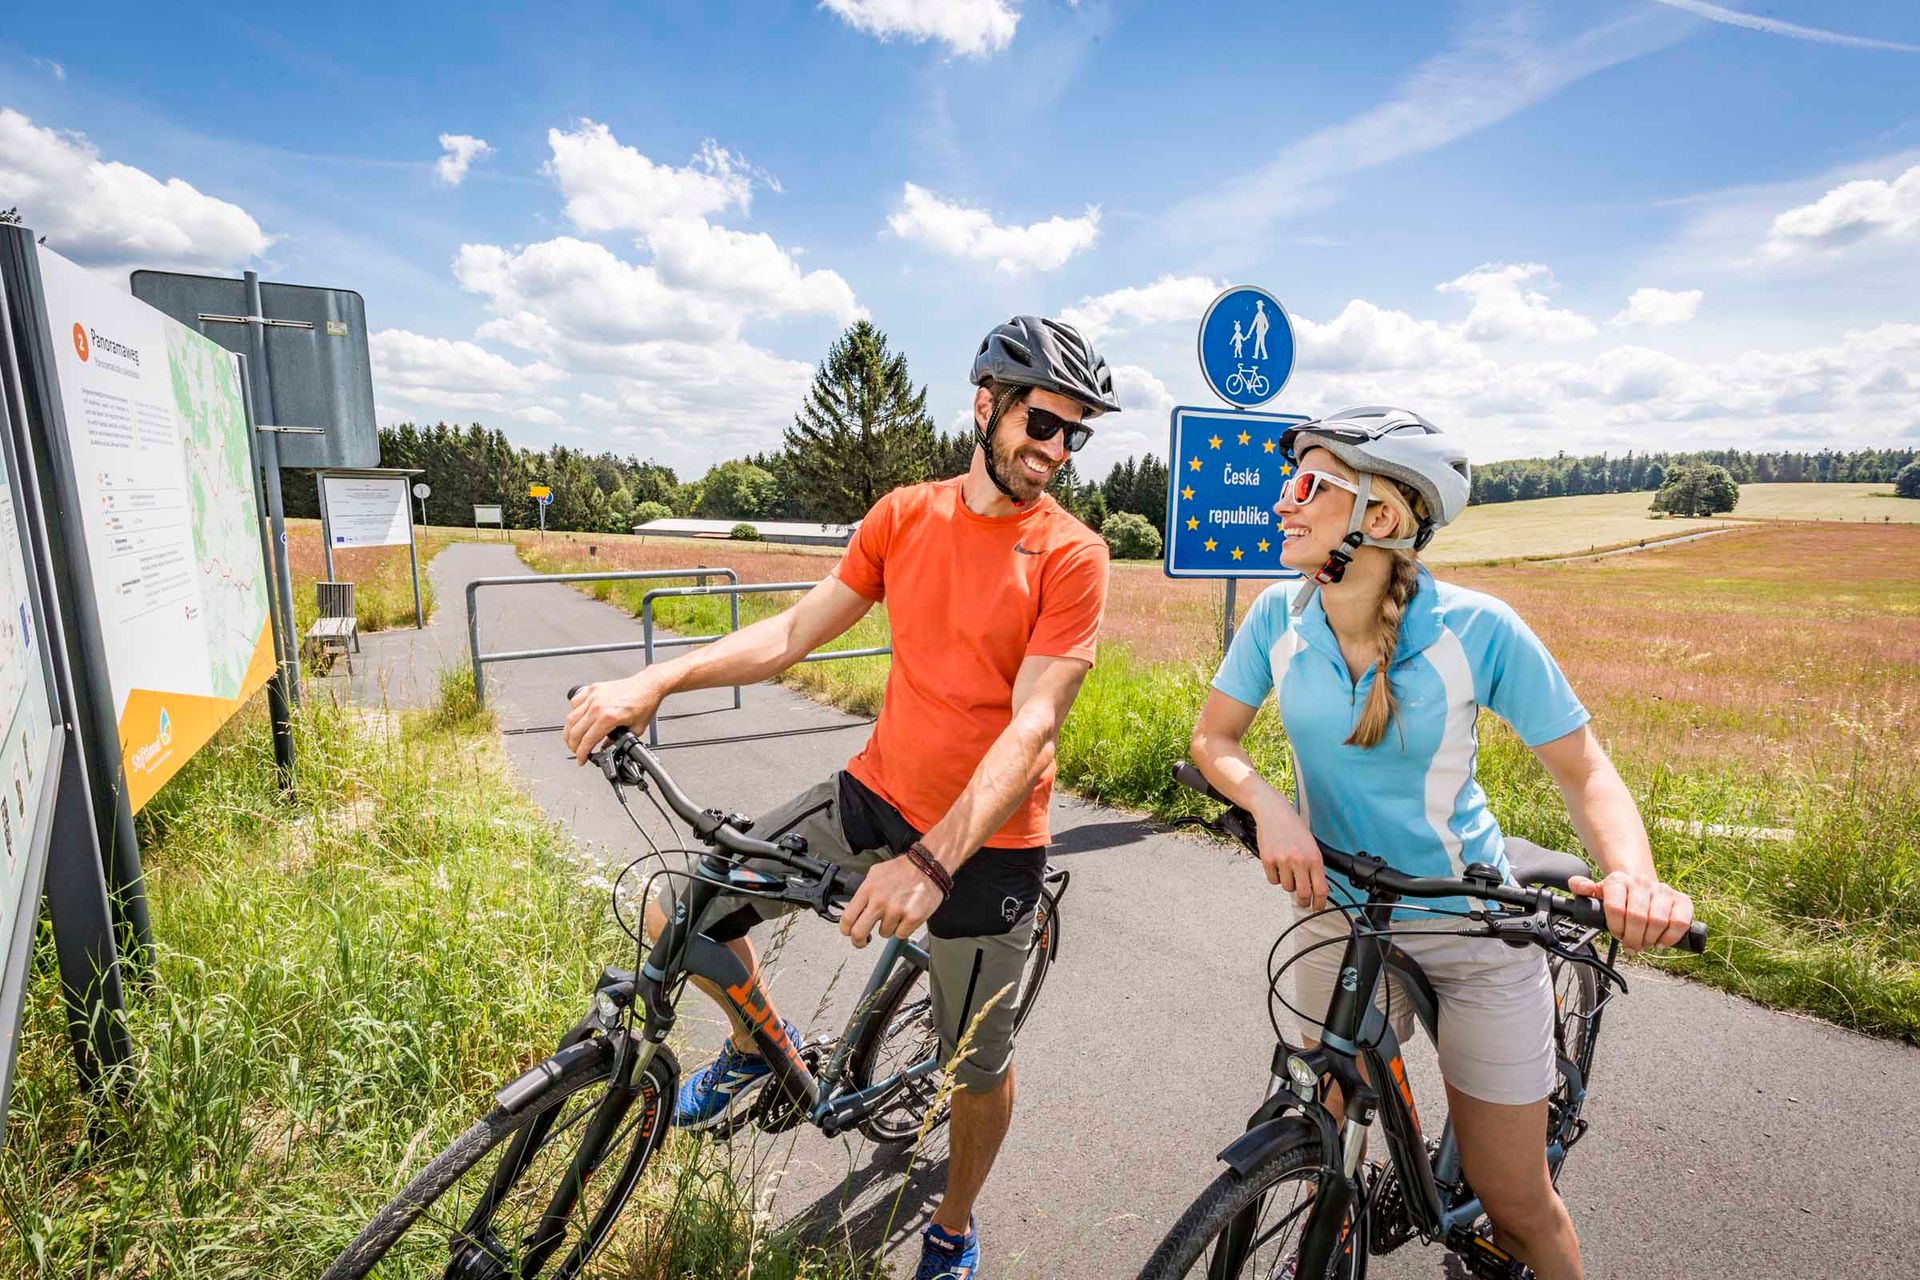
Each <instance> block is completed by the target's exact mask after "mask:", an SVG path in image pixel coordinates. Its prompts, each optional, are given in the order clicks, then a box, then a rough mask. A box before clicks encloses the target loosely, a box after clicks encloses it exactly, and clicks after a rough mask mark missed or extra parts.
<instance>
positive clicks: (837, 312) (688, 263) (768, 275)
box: [646, 218, 865, 324]
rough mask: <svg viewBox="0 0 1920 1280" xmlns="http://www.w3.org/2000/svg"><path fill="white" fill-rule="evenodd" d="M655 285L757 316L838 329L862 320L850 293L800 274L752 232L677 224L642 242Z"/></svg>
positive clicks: (768, 239)
mask: <svg viewBox="0 0 1920 1280" xmlns="http://www.w3.org/2000/svg"><path fill="white" fill-rule="evenodd" d="M646 244H647V245H648V247H649V248H651V249H652V250H653V255H654V267H655V269H656V270H657V271H658V272H659V274H660V278H661V280H663V281H664V282H665V283H666V284H667V285H668V286H669V287H671V288H675V289H687V290H696V291H699V292H701V293H703V294H705V295H707V296H710V297H716V298H721V299H725V300H727V301H729V302H731V303H733V304H735V305H737V306H738V307H740V308H741V310H742V311H744V312H748V313H752V314H761V315H797V314H813V315H824V316H830V317H832V318H833V319H835V320H838V321H840V322H841V323H842V324H845V323H848V322H850V321H852V320H853V319H855V318H856V317H858V316H861V315H864V314H865V312H864V311H862V309H861V307H860V304H859V303H858V302H856V301H855V300H854V296H853V287H852V286H851V285H849V284H848V283H847V282H846V281H845V280H843V279H841V278H840V276H839V275H838V274H837V273H835V272H832V271H824V270H821V271H805V272H803V271H801V269H800V264H799V263H797V262H796V261H794V258H793V255H792V254H791V253H789V252H788V251H787V250H785V249H783V248H781V247H780V246H779V245H778V244H776V243H775V242H774V239H773V237H772V236H770V235H767V234H766V233H765V232H758V231H730V230H728V229H727V228H725V227H716V226H713V225H711V224H709V223H707V222H705V221H704V220H702V219H699V218H677V219H674V220H672V221H670V222H664V223H662V224H661V225H659V226H657V227H655V228H653V230H651V231H649V232H648V233H647V236H646Z"/></svg>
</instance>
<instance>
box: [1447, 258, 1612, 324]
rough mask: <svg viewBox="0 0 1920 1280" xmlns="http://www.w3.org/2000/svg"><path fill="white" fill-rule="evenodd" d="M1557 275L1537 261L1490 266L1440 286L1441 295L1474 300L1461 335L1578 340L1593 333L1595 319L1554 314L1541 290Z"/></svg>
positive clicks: (1500, 263)
mask: <svg viewBox="0 0 1920 1280" xmlns="http://www.w3.org/2000/svg"><path fill="white" fill-rule="evenodd" d="M1533 284H1538V285H1540V286H1541V288H1542V289H1550V288H1552V287H1553V285H1554V280H1553V273H1552V272H1551V271H1549V270H1547V268H1546V267H1545V266H1543V265H1541V264H1540V263H1538V262H1489V263H1486V264H1485V265H1483V266H1478V267H1475V268H1474V269H1473V270H1472V271H1469V272H1467V274H1465V275H1463V276H1461V277H1459V278H1458V279H1454V280H1449V281H1447V282H1446V283H1445V284H1443V285H1439V286H1436V287H1437V288H1438V289H1439V290H1440V291H1441V292H1442V293H1461V294H1465V295H1466V296H1467V297H1469V298H1471V299H1473V309H1472V311H1470V312H1469V313H1468V315H1467V321H1466V325H1465V326H1464V328H1463V330H1462V332H1464V333H1465V334H1466V336H1467V337H1469V338H1477V339H1481V340H1484V341H1492V342H1500V341H1518V342H1574V341H1578V340H1579V339H1581V338H1591V337H1592V336H1593V335H1594V332H1595V330H1594V324H1593V321H1591V320H1589V319H1587V318H1586V317H1585V316H1583V315H1580V314H1579V313H1578V312H1574V311H1556V310H1554V309H1553V308H1552V307H1551V306H1550V305H1548V302H1547V295H1546V294H1545V293H1543V292H1541V289H1535V288H1530V287H1529V286H1530V285H1533Z"/></svg>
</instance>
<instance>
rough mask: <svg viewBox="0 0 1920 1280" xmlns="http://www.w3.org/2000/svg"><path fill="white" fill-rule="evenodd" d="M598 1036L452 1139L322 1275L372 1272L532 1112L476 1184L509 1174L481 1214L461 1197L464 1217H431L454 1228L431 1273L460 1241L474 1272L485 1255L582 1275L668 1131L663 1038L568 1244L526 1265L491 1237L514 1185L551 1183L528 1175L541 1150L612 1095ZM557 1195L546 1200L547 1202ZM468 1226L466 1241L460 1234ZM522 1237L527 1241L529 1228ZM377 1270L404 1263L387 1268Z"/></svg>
mask: <svg viewBox="0 0 1920 1280" xmlns="http://www.w3.org/2000/svg"><path fill="white" fill-rule="evenodd" d="M594 1043H595V1045H596V1047H597V1049H598V1051H597V1052H593V1053H590V1054H588V1055H586V1056H584V1057H582V1058H580V1059H579V1060H577V1061H574V1062H572V1063H571V1064H570V1065H567V1066H565V1067H564V1068H563V1069H561V1070H560V1071H559V1072H558V1073H557V1074H556V1075H555V1076H554V1078H553V1079H552V1080H550V1081H549V1082H548V1083H547V1084H546V1085H545V1086H544V1087H543V1088H542V1089H541V1090H540V1092H539V1093H537V1094H535V1095H534V1096H533V1097H532V1098H531V1099H529V1100H528V1101H527V1102H526V1103H525V1104H524V1105H522V1106H521V1107H519V1108H518V1109H517V1110H514V1111H511V1112H509V1111H507V1110H506V1109H505V1108H503V1107H498V1106H496V1107H495V1108H494V1109H493V1110H491V1111H489V1112H488V1113H487V1114H486V1115H484V1116H482V1117H481V1118H480V1119H479V1120H477V1121H475V1122H474V1124H473V1125H472V1126H471V1127H469V1128H468V1129H467V1130H466V1132H465V1133H462V1134H461V1135H460V1136H459V1137H458V1138H456V1139H454V1141H453V1142H452V1144H451V1145H449V1146H448V1147H447V1148H446V1149H445V1150H444V1151H442V1152H441V1153H440V1154H439V1155H437V1156H435V1157H434V1158H433V1160H432V1161H430V1162H429V1163H428V1164H427V1167H426V1168H424V1169H422V1170H421V1171H420V1172H419V1173H418V1174H416V1175H415V1176H414V1177H413V1178H412V1180H410V1181H409V1182H408V1183H407V1185H406V1186H405V1187H403V1188H402V1189H401V1191H400V1193H399V1194H398V1195H397V1196H395V1197H394V1198H393V1199H392V1200H391V1201H389V1202H388V1203H387V1205H386V1206H385V1207H384V1208H382V1209H381V1210H380V1211H379V1212H378V1213H376V1214H375V1215H374V1216H373V1218H372V1220H371V1221H369V1222H368V1223H367V1225H366V1226H365V1227H364V1228H363V1229H362V1230H361V1232H360V1234H359V1235H357V1236H355V1237H354V1239H353V1242H352V1243H351V1244H349V1245H348V1246H347V1247H346V1249H345V1250H343V1251H342V1252H341V1254H340V1256H339V1257H338V1258H336V1259H335V1260H334V1262H333V1264H332V1265H331V1266H329V1267H328V1268H327V1270H326V1271H325V1272H324V1273H323V1274H322V1276H321V1280H363V1277H366V1276H369V1275H373V1274H375V1268H377V1267H380V1264H381V1263H382V1262H383V1261H385V1260H387V1259H388V1255H389V1253H390V1252H391V1251H392V1250H393V1248H394V1246H395V1245H396V1244H398V1243H399V1242H400V1240H401V1238H402V1237H403V1236H405V1235H406V1234H407V1233H408V1231H409V1230H410V1229H412V1228H414V1227H416V1226H418V1225H419V1224H420V1223H421V1222H422V1221H423V1220H427V1219H429V1217H430V1216H431V1215H430V1214H429V1211H430V1210H433V1209H435V1208H437V1207H439V1206H440V1205H441V1202H442V1200H443V1198H444V1197H445V1196H446V1195H447V1193H448V1192H449V1191H450V1190H451V1189H452V1188H453V1187H454V1186H455V1185H456V1184H458V1183H460V1182H461V1180H462V1179H463V1178H465V1177H466V1176H467V1175H468V1174H469V1173H472V1172H473V1171H474V1170H475V1169H476V1167H478V1166H479V1165H480V1164H481V1162H482V1161H483V1160H485V1158H486V1157H487V1155H488V1154H489V1153H491V1152H493V1151H495V1150H496V1149H497V1148H499V1147H500V1146H501V1144H502V1143H508V1142H510V1140H513V1139H516V1138H518V1137H520V1136H521V1135H522V1134H523V1133H528V1132H529V1130H530V1129H531V1128H532V1127H533V1126H534V1125H535V1124H536V1122H540V1123H541V1124H542V1126H543V1127H542V1131H541V1133H540V1135H539V1137H538V1138H537V1139H536V1140H533V1141H531V1142H530V1143H529V1144H528V1146H525V1147H523V1146H520V1145H518V1144H513V1145H509V1146H508V1148H507V1150H506V1151H504V1152H503V1153H502V1164H501V1165H499V1166H495V1168H494V1170H493V1173H492V1176H491V1177H490V1178H488V1179H487V1180H485V1181H480V1182H477V1183H475V1184H474V1185H473V1186H472V1188H471V1189H472V1191H473V1192H474V1193H475V1194H476V1195H479V1196H481V1197H482V1198H483V1199H484V1198H486V1197H487V1195H488V1194H489V1184H490V1183H491V1182H492V1181H494V1180H501V1179H504V1185H503V1187H502V1188H501V1189H500V1192H499V1194H498V1197H497V1198H496V1199H495V1201H494V1203H493V1205H492V1206H491V1207H490V1208H488V1209H487V1210H486V1211H485V1214H484V1216H478V1214H479V1211H478V1210H477V1209H476V1210H475V1211H474V1212H471V1213H470V1212H469V1211H467V1210H466V1209H465V1207H464V1206H460V1205H456V1207H455V1214H454V1217H455V1219H456V1220H458V1221H459V1222H460V1224H461V1225H460V1226H459V1227H457V1228H455V1227H450V1226H449V1225H448V1222H447V1221H446V1220H445V1219H442V1218H439V1217H437V1216H436V1217H433V1218H432V1220H433V1221H435V1222H436V1223H437V1224H438V1225H439V1226H440V1227H441V1228H442V1229H444V1230H448V1231H450V1232H451V1234H450V1236H449V1237H448V1238H447V1240H446V1241H445V1242H444V1245H443V1247H442V1250H441V1251H440V1252H439V1254H438V1260H437V1261H436V1262H434V1263H433V1267H434V1271H433V1274H440V1273H441V1269H442V1268H445V1269H447V1270H448V1273H452V1272H451V1267H452V1265H453V1259H454V1256H455V1249H456V1247H457V1246H460V1245H464V1247H466V1248H467V1249H468V1250H469V1251H470V1252H471V1251H473V1250H481V1251H483V1256H482V1257H480V1258H479V1259H478V1261H479V1262H480V1264H481V1267H482V1268H483V1269H481V1270H476V1271H475V1274H492V1273H493V1272H489V1271H486V1270H484V1267H485V1264H487V1263H492V1264H493V1266H494V1268H495V1269H496V1270H497V1273H498V1274H500V1275H503V1276H512V1277H514V1280H534V1278H535V1277H536V1276H553V1277H556V1278H558V1277H570V1276H574V1275H577V1274H578V1273H579V1270H580V1269H581V1268H582V1267H584V1266H585V1265H586V1262H587V1261H588V1260H589V1259H590V1258H591V1257H592V1256H593V1254H594V1252H595V1251H596V1250H598V1249H599V1247H600V1246H601V1245H602V1244H604V1243H605V1241H606V1237H607V1236H608V1234H609V1233H610V1232H611V1230H612V1227H613V1224H614V1222H615V1221H617V1220H618V1218H619V1216H620V1213H621V1212H622V1211H623V1210H624V1209H625V1208H626V1202H627V1199H628V1197H629V1196H630V1195H631V1194H632V1192H633V1188H634V1186H635V1184H636V1183H638V1181H639V1179H640V1175H641V1174H642V1173H643V1172H645V1170H646V1166H647V1164H648V1162H649V1161H650V1160H651V1158H652V1156H653V1154H654V1152H656V1151H657V1150H659V1148H660V1145H661V1143H662V1141H663V1140H664V1138H665V1137H666V1134H667V1132H668V1130H669V1129H670V1127H671V1124H672V1120H673V1090H674V1089H675V1087H676V1086H677V1083H678V1078H679V1067H678V1065H677V1064H676V1063H675V1061H674V1058H673V1055H672V1053H671V1052H670V1051H669V1050H668V1049H667V1048H666V1046H664V1045H662V1046H660V1047H659V1048H658V1049H657V1050H656V1051H655V1054H654V1057H653V1059H652V1060H651V1061H650V1062H649V1063H648V1064H647V1068H646V1070H645V1072H644V1073H642V1075H641V1076H640V1078H639V1080H638V1081H637V1082H636V1087H635V1090H634V1093H633V1097H632V1099H631V1100H630V1102H629V1103H628V1104H627V1105H626V1107H625V1108H624V1109H623V1110H621V1111H619V1112H618V1113H617V1114H615V1113H610V1114H615V1120H614V1123H615V1124H616V1126H618V1127H616V1129H615V1131H614V1133H613V1135H612V1139H611V1140H610V1141H609V1142H607V1143H606V1150H605V1152H603V1153H602V1155H601V1157H600V1159H599V1160H598V1161H596V1162H595V1164H594V1168H593V1170H592V1171H590V1172H598V1171H600V1170H603V1169H605V1168H606V1167H607V1164H608V1163H609V1159H608V1157H609V1156H611V1157H612V1158H613V1160H614V1161H617V1163H616V1164H615V1168H616V1169H617V1172H616V1173H615V1175H614V1177H613V1178H612V1179H611V1180H610V1181H607V1182H605V1183H601V1184H598V1186H597V1187H596V1184H595V1181H594V1180H593V1179H591V1178H589V1180H588V1182H587V1184H586V1188H585V1189H586V1190H587V1191H588V1192H589V1193H591V1192H592V1191H594V1190H596V1189H598V1190H600V1191H603V1192H604V1194H603V1195H602V1196H600V1198H599V1201H598V1207H596V1208H593V1209H591V1210H589V1211H588V1212H586V1213H583V1214H582V1215H581V1217H582V1218H583V1219H584V1221H583V1222H582V1223H580V1224H579V1225H580V1226H581V1227H582V1230H581V1234H580V1235H579V1237H578V1238H577V1239H576V1238H573V1237H572V1236H571V1232H569V1237H568V1238H569V1239H570V1240H571V1245H570V1246H569V1244H568V1243H567V1242H566V1241H564V1240H563V1241H560V1242H558V1243H555V1242H553V1241H552V1240H551V1239H550V1238H548V1239H546V1240H545V1241H544V1242H543V1243H541V1244H539V1245H537V1246H536V1250H537V1251H538V1252H540V1253H541V1254H542V1256H541V1257H539V1258H537V1259H536V1260H535V1261H534V1263H533V1269H531V1270H528V1269H525V1268H524V1267H523V1266H521V1265H520V1263H521V1259H516V1258H513V1257H503V1256H502V1255H501V1254H500V1252H499V1250H500V1249H501V1248H502V1247H503V1246H501V1245H500V1244H499V1243H498V1240H497V1238H495V1234H496V1233H495V1231H494V1230H493V1228H494V1226H495V1219H496V1217H497V1216H498V1215H499V1214H500V1213H501V1210H502V1209H503V1208H504V1206H506V1205H508V1204H510V1203H512V1202H513V1199H514V1192H515V1190H516V1188H518V1189H520V1190H521V1191H522V1193H523V1194H525V1193H528V1192H531V1194H532V1195H533V1197H534V1198H538V1197H539V1196H540V1195H541V1194H543V1192H544V1189H545V1187H546V1186H547V1185H549V1184H546V1183H540V1182H537V1181H532V1180H529V1179H528V1176H527V1174H528V1171H529V1170H530V1169H534V1168H536V1167H537V1166H538V1165H539V1162H540V1161H541V1160H542V1158H543V1157H545V1156H550V1155H551V1156H558V1155H560V1154H561V1153H562V1152H563V1151H572V1150H573V1149H574V1148H573V1146H572V1145H571V1144H573V1143H575V1142H578V1141H580V1140H582V1138H583V1136H584V1134H585V1133H586V1131H587V1130H588V1129H589V1128H591V1127H592V1124H591V1122H592V1120H593V1118H594V1117H595V1116H596V1115H597V1114H598V1113H599V1110H600V1106H601V1104H602V1102H604V1101H605V1098H606V1094H605V1093H604V1092H603V1093H602V1094H600V1095H599V1096H598V1097H597V1098H596V1097H595V1095H594V1090H595V1089H596V1087H598V1086H602V1085H605V1084H606V1083H607V1081H608V1078H609V1075H610V1073H611V1070H612V1066H613V1047H612V1045H611V1044H610V1043H608V1042H607V1041H605V1040H598V1041H595V1042H594ZM549 1061H552V1060H551V1059H550V1060H549ZM576 1100H578V1101H580V1102H581V1103H582V1104H583V1106H582V1107H581V1109H579V1110H577V1111H575V1112H573V1113H572V1115H571V1116H569V1115H567V1114H566V1108H567V1105H568V1104H569V1103H570V1102H573V1101H576ZM649 1100H651V1106H649ZM627 1116H634V1117H635V1118H636V1123H634V1124H632V1125H626V1124H624V1123H623V1121H624V1120H625V1118H626V1117H627ZM529 1148H530V1149H529ZM508 1161H512V1162H514V1163H515V1164H516V1165H517V1166H518V1167H517V1168H516V1169H515V1171H514V1172H513V1173H511V1174H507V1173H506V1172H505V1165H506V1163H507V1162H508ZM570 1164H571V1158H570V1157H569V1158H568V1159H567V1161H566V1163H564V1164H562V1165H561V1166H560V1168H559V1169H558V1170H557V1172H564V1171H565V1170H566V1168H567V1167H569V1166H570ZM552 1203H553V1202H552V1201H551V1200H549V1202H548V1205H549V1207H550V1206H551V1204H552ZM463 1236H464V1237H465V1239H464V1241H462V1240H461V1237H463ZM521 1243H522V1244H527V1243H531V1241H530V1240H528V1239H526V1238H524V1237H523V1239H522V1241H521ZM563 1250H564V1252H563ZM484 1254H491V1255H492V1256H491V1257H487V1256H484ZM549 1262H551V1263H552V1264H553V1266H552V1269H551V1270H547V1269H546V1267H547V1264H548V1263H549ZM402 1265H404V1264H402ZM380 1274H386V1275H398V1274H403V1273H402V1272H398V1271H394V1270H392V1269H391V1268H382V1270H381V1272H380Z"/></svg>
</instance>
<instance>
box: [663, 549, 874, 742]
mask: <svg viewBox="0 0 1920 1280" xmlns="http://www.w3.org/2000/svg"><path fill="white" fill-rule="evenodd" d="M819 585H820V583H819V582H818V581H814V582H749V583H746V584H745V585H742V584H741V583H740V582H739V580H738V579H735V580H734V581H733V582H732V583H730V584H728V585H727V586H724V587H655V588H654V589H653V590H651V591H649V592H647V594H646V595H644V596H641V597H640V626H641V628H642V631H643V634H644V635H645V637H646V638H645V639H644V640H642V641H641V645H642V646H643V647H644V648H645V649H646V651H647V665H648V666H652V665H653V654H654V650H656V649H673V648H679V647H681V646H684V645H695V644H712V643H713V642H714V641H715V640H718V639H720V638H721V637H719V636H717V635H713V636H674V637H673V638H672V639H669V640H655V639H654V638H653V602H654V601H655V600H665V599H684V598H686V597H688V596H727V597H728V598H729V599H730V601H731V603H732V605H733V630H735V631H738V630H739V629H740V597H741V596H751V595H764V594H766V593H768V592H773V591H811V590H813V589H814V588H815V587H817V586H819ZM892 652H893V646H892V645H881V646H879V647H877V648H870V649H835V650H833V651H832V652H818V653H810V654H808V655H807V656H806V657H804V658H802V659H800V661H801V662H833V661H836V660H838V659H840V658H879V657H884V656H886V655H887V654H890V653H892ZM733 709H734V710H735V711H738V710H739V709H740V686H739V685H735V686H733ZM647 745H648V746H650V747H657V746H659V745H660V717H659V715H658V714H657V713H656V714H655V715H654V717H653V719H652V720H651V721H650V722H649V723H648V725H647Z"/></svg>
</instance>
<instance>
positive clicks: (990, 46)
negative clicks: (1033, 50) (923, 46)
mask: <svg viewBox="0 0 1920 1280" xmlns="http://www.w3.org/2000/svg"><path fill="white" fill-rule="evenodd" d="M820 7H821V8H823V9H830V10H832V11H833V12H834V13H836V14H838V15H839V16H840V17H841V18H842V19H843V20H844V21H845V22H846V23H847V24H848V25H849V26H851V27H854V28H855V29H857V30H860V31H865V32H867V33H868V34H869V35H874V36H878V37H879V38H880V39H882V40H891V39H893V38H894V37H895V36H904V37H905V38H907V39H908V40H912V41H914V42H915V43H925V42H926V41H928V40H939V41H941V42H943V43H944V44H945V45H946V46H947V47H948V48H950V49H952V50H953V51H954V52H955V53H957V54H960V55H962V56H963V57H976V58H977V57H984V56H985V55H987V54H989V53H996V52H998V51H999V50H1001V49H1004V48H1006V47H1007V46H1008V45H1010V44H1012V43H1013V31H1014V28H1015V27H1017V26H1018V25H1019V24H1020V11H1019V10H1018V9H1017V8H1015V7H1014V6H1013V5H1012V4H1010V3H1008V0H821V5H820Z"/></svg>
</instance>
